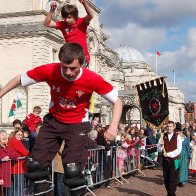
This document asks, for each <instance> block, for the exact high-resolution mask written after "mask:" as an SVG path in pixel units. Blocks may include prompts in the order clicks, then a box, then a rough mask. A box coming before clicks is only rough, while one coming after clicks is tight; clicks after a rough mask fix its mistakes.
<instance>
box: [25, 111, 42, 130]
mask: <svg viewBox="0 0 196 196" xmlns="http://www.w3.org/2000/svg"><path fill="white" fill-rule="evenodd" d="M37 123H42V119H41V118H40V116H35V115H34V114H33V113H30V114H29V115H28V116H26V118H25V120H24V122H23V124H24V125H25V126H27V127H29V130H30V131H35V130H36V124H37Z"/></svg>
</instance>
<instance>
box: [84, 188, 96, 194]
mask: <svg viewBox="0 0 196 196" xmlns="http://www.w3.org/2000/svg"><path fill="white" fill-rule="evenodd" d="M87 191H88V193H87V194H86V196H88V195H89V193H90V194H91V195H93V196H96V195H95V193H93V191H91V190H90V189H89V188H88V187H87Z"/></svg>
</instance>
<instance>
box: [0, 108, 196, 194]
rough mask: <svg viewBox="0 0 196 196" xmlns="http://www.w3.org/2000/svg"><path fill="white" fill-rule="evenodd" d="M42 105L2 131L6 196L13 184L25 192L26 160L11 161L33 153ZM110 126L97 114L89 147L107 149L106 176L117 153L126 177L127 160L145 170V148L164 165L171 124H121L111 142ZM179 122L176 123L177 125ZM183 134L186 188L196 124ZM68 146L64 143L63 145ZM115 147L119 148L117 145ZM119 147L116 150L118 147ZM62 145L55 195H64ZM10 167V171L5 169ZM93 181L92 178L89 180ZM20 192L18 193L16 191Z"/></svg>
mask: <svg viewBox="0 0 196 196" xmlns="http://www.w3.org/2000/svg"><path fill="white" fill-rule="evenodd" d="M40 113H41V108H40V107H39V106H36V107H35V108H34V109H33V113H31V114H29V115H28V116H27V117H26V118H25V119H24V120H23V121H20V120H18V119H16V120H14V122H13V131H12V132H11V133H10V134H9V135H7V133H6V131H5V130H1V131H0V159H1V163H0V185H1V186H2V187H3V190H4V194H5V195H12V192H13V188H12V185H13V184H15V185H16V184H20V186H18V187H17V186H15V187H14V191H15V193H16V192H18V193H19V192H23V190H24V189H25V184H24V182H25V177H24V174H25V172H26V168H25V160H24V159H22V160H20V161H15V162H14V164H13V163H12V164H11V165H10V164H9V163H8V160H10V159H11V160H16V159H17V158H19V157H26V156H29V155H30V153H31V150H32V148H33V145H34V143H35V140H36V137H37V135H38V133H39V128H40V127H41V125H42V119H41V118H40V116H39V114H40ZM108 127H109V125H106V126H105V127H104V126H102V124H101V123H100V119H99V118H98V117H95V118H94V119H93V121H92V130H91V132H89V142H88V148H89V149H98V148H102V149H103V157H101V156H100V157H99V159H98V160H97V162H98V164H99V163H100V162H101V163H102V164H103V168H104V169H103V175H104V178H105V179H111V178H112V176H113V171H114V170H113V167H114V166H113V164H112V159H113V157H114V156H116V161H117V164H116V165H117V170H118V175H120V176H123V175H126V174H127V168H126V163H127V160H128V159H129V161H131V160H132V159H134V160H135V162H136V168H138V169H141V168H142V167H141V165H142V164H144V163H143V162H142V161H141V159H140V158H141V157H140V154H141V151H142V150H143V151H145V152H146V153H147V155H148V156H149V157H150V159H152V160H153V161H157V162H159V164H160V165H161V156H162V154H161V152H159V153H158V150H157V148H158V142H159V139H160V137H161V135H162V134H163V133H164V132H166V131H167V127H165V126H163V127H162V129H160V130H157V129H154V128H152V127H150V126H149V125H148V124H147V126H146V127H145V128H144V127H141V128H138V125H137V124H136V125H125V124H123V123H121V122H120V123H119V126H118V133H117V137H116V140H115V141H112V142H111V141H108V140H107V139H105V137H104V134H105V132H106V131H107V129H108ZM177 127H178V128H179V124H176V128H177ZM176 131H177V133H178V134H180V136H181V138H182V141H183V147H182V152H181V163H182V164H181V165H182V166H181V167H180V170H179V184H178V185H179V186H180V187H183V186H184V185H185V183H186V182H188V173H189V172H196V161H195V160H196V129H195V126H189V127H187V126H184V128H183V127H180V129H178V130H176ZM63 146H64V144H63ZM114 147H115V148H114ZM114 149H115V150H114ZM62 150H63V149H62V147H61V149H59V152H58V153H57V155H56V157H55V159H54V165H55V170H54V172H55V175H54V176H55V182H58V183H55V185H56V186H55V195H63V194H64V190H63V188H64V186H63V176H64V175H63V166H62V162H61V153H62ZM89 156H90V155H89ZM5 170H6V172H5ZM90 174H91V176H90V179H89V178H86V179H87V181H88V183H90V184H91V185H92V183H93V181H94V176H95V175H96V172H94V173H93V172H92V173H90ZM86 175H87V176H88V175H89V170H88V169H87V168H86ZM89 180H90V181H89ZM103 185H104V186H105V187H107V188H110V187H111V181H110V180H107V181H106V182H104V183H103ZM16 195H17V194H16Z"/></svg>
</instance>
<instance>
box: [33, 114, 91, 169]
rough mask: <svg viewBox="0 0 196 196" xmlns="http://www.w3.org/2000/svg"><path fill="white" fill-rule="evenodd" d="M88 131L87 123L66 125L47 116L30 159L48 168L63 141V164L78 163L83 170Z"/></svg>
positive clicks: (86, 156) (86, 157)
mask: <svg viewBox="0 0 196 196" xmlns="http://www.w3.org/2000/svg"><path fill="white" fill-rule="evenodd" d="M89 131H90V123H89V122H84V123H76V124H66V123H62V122H59V121H58V120H56V119H55V118H54V117H53V116H52V115H51V114H47V115H46V116H45V117H44V122H43V125H42V127H41V128H40V131H39V133H38V135H37V138H36V141H35V145H34V148H33V151H32V157H34V158H35V159H36V160H38V161H39V162H40V163H41V165H42V168H47V167H49V166H50V165H51V162H52V160H53V159H54V157H55V155H56V153H57V152H58V150H59V148H60V145H61V143H62V141H63V140H65V147H64V150H63V152H62V162H63V164H64V165H65V164H68V163H79V164H81V166H82V168H84V167H85V165H86V163H87V159H88V146H87V145H88V135H87V132H89Z"/></svg>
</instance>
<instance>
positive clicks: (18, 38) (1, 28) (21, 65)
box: [0, 0, 183, 126]
mask: <svg viewBox="0 0 196 196" xmlns="http://www.w3.org/2000/svg"><path fill="white" fill-rule="evenodd" d="M46 2H47V0H32V1H26V0H17V1H12V0H6V1H3V2H1V7H0V58H1V59H3V61H1V65H0V73H1V78H0V85H2V86H4V85H5V84H6V83H7V81H8V79H9V78H12V77H14V76H15V75H16V74H20V73H21V72H23V71H25V70H28V69H31V68H33V67H36V66H38V65H41V64H46V63H48V62H52V61H58V58H57V56H58V51H59V48H60V47H61V45H62V44H63V43H64V39H63V37H62V35H61V33H60V32H59V31H56V30H54V29H49V28H45V27H44V25H43V21H44V18H45V16H46V14H47V13H46V11H45V10H44V9H45V7H46ZM58 2H59V3H60V4H61V5H63V4H66V3H68V4H76V5H77V6H78V9H79V14H80V16H84V15H85V10H84V8H83V6H82V5H81V4H80V3H79V2H78V0H64V1H62V0H58ZM88 3H89V5H90V7H91V9H92V10H93V11H94V18H93V20H92V21H91V23H90V26H89V28H88V47H89V51H90V55H91V62H90V66H89V68H90V69H91V70H93V71H95V72H97V73H100V74H101V75H102V76H103V77H104V78H105V79H106V80H107V81H110V82H111V83H112V84H113V85H114V86H115V87H116V88H117V89H118V90H119V95H120V97H121V98H122V100H123V103H124V105H125V107H124V108H125V109H126V110H127V106H131V108H134V110H135V109H136V110H137V111H136V112H133V113H131V114H132V115H131V118H132V119H133V120H138V118H140V111H139V110H138V108H139V102H138V97H137V92H136V90H135V89H134V86H135V85H136V84H137V83H141V82H145V81H146V80H148V78H149V72H148V71H147V67H146V63H145V60H142V61H141V59H140V60H136V61H135V60H134V61H133V60H131V61H130V60H129V59H128V60H127V59H123V58H122V57H121V56H120V53H119V49H117V50H116V51H114V50H111V49H110V48H108V47H107V46H106V40H107V39H109V37H108V36H107V35H106V34H105V33H104V32H103V27H102V25H100V23H99V14H100V12H101V10H100V9H99V8H97V7H96V6H95V5H94V1H93V0H88ZM59 17H60V14H59V12H56V14H55V18H56V19H59ZM55 18H54V19H55ZM128 50H129V48H128ZM132 52H133V51H132ZM136 53H138V51H135V53H134V52H133V53H132V54H131V56H132V55H133V56H134V55H135V54H136ZM136 56H137V57H138V56H140V55H138V54H137V55H136ZM140 58H143V57H141V56H140ZM150 74H151V76H152V77H153V76H154V73H153V72H150ZM15 95H17V96H19V98H20V99H21V100H22V102H23V107H22V108H23V109H22V110H20V109H19V110H18V113H17V114H16V116H15V118H20V119H23V118H24V117H25V116H26V115H27V114H28V113H30V112H31V111H32V108H33V107H34V106H35V105H39V106H41V107H42V109H43V111H42V116H43V115H44V114H45V113H46V112H47V111H48V103H49V100H50V96H49V88H48V86H47V85H46V84H43V83H39V84H36V85H32V86H29V87H27V88H21V87H19V88H17V89H15V90H13V91H11V92H9V93H8V94H7V95H6V96H5V97H3V98H2V99H1V100H0V109H1V114H0V124H1V125H3V126H5V125H6V124H9V123H11V122H12V121H13V120H14V118H8V113H9V110H10V107H11V104H12V101H13V98H14V96H15ZM94 96H95V113H100V114H101V118H102V123H103V125H106V124H108V123H109V120H110V118H111V106H110V105H109V103H108V102H107V101H105V100H104V99H102V98H101V97H100V96H98V95H94ZM172 99H173V98H172ZM181 102H182V100H180V103H181ZM180 107H181V106H180ZM129 109H130V108H129V107H128V110H129ZM138 111H139V113H138ZM182 113H183V109H182ZM129 114H130V113H129ZM124 116H126V114H125V115H124ZM129 117H130V116H129Z"/></svg>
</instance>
